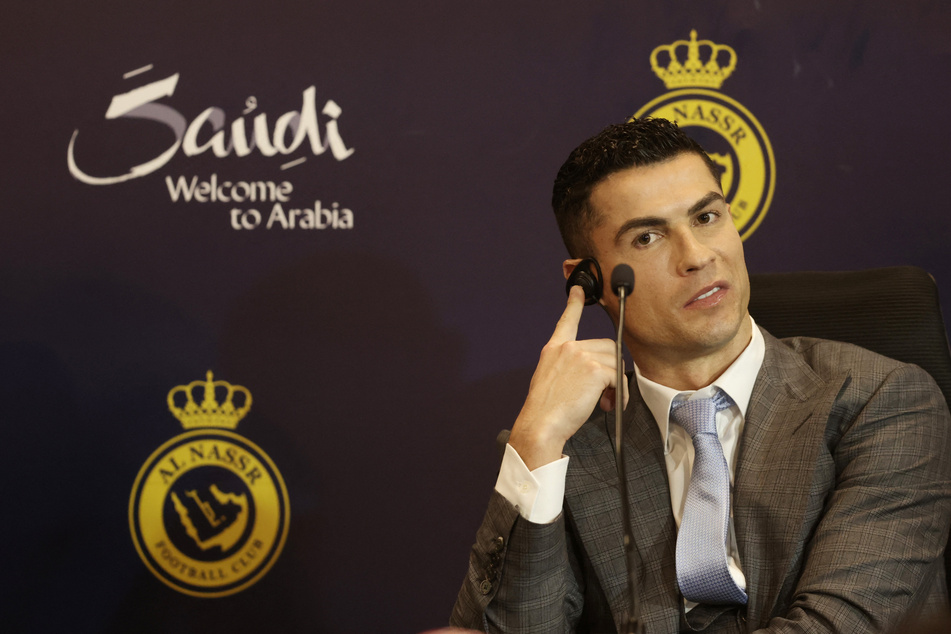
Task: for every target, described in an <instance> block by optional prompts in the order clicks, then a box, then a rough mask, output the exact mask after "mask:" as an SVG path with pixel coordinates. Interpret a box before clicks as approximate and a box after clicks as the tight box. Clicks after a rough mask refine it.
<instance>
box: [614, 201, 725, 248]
mask: <svg viewBox="0 0 951 634" xmlns="http://www.w3.org/2000/svg"><path fill="white" fill-rule="evenodd" d="M717 200H721V201H722V200H724V198H723V194H721V193H720V192H710V193H708V194H707V195H706V196H704V197H703V198H701V199H700V200H698V201H697V202H695V203H694V204H692V205H691V206H690V208H689V209H688V210H687V217H690V216H693V215H696V214H697V213H699V212H701V211H702V210H703V209H704V208H705V207H706V206H707V205H709V204H710V203H712V202H714V201H717ZM666 225H667V219H666V218H661V217H659V216H642V217H640V218H632V219H631V220H628V221H627V222H625V223H624V224H623V225H621V227H620V228H619V229H618V230H617V233H616V234H614V242H615V243H619V242H620V241H621V238H622V237H624V234H626V233H628V232H630V231H634V230H636V229H648V228H651V227H663V226H666Z"/></svg>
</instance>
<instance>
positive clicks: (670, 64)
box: [634, 30, 776, 240]
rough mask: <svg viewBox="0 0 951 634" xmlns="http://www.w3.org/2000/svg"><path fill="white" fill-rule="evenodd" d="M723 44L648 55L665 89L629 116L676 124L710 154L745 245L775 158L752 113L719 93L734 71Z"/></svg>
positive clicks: (759, 217) (731, 54)
mask: <svg viewBox="0 0 951 634" xmlns="http://www.w3.org/2000/svg"><path fill="white" fill-rule="evenodd" d="M736 62H737V56H736V52H735V51H734V50H733V49H732V48H730V47H729V46H727V45H725V44H715V43H713V42H711V41H710V40H697V31H696V30H692V31H690V39H689V40H677V41H676V42H673V43H671V44H664V45H662V46H658V47H657V48H655V49H654V50H653V51H652V52H651V56H650V63H651V69H652V70H653V71H654V74H656V75H657V76H658V77H659V78H660V79H661V80H662V81H663V82H664V85H665V86H666V87H667V88H668V89H669V92H667V93H665V94H663V95H661V96H659V97H657V98H656V99H653V100H652V101H650V102H649V103H647V104H646V105H645V106H643V107H642V108H641V109H640V110H638V111H637V112H636V113H634V117H635V118H640V117H647V116H654V117H662V118H664V119H670V120H671V121H676V122H677V123H678V125H680V127H682V128H683V129H684V130H685V131H686V132H687V133H688V134H689V135H690V136H691V137H693V138H694V139H696V140H697V141H698V142H699V143H700V144H701V145H702V146H703V147H704V149H706V150H707V152H708V153H709V154H710V157H711V158H712V159H713V160H714V162H716V163H717V164H718V165H719V166H720V168H721V170H722V176H721V183H722V185H723V193H724V196H725V197H726V200H727V202H728V203H730V212H731V214H732V215H733V223H734V224H735V225H736V228H737V230H738V231H739V232H740V236H741V237H742V238H743V239H744V240H746V239H747V238H748V237H749V236H750V235H751V234H752V233H753V232H754V231H755V230H756V228H757V227H758V226H759V225H760V223H761V222H762V221H763V217H764V216H766V212H767V210H769V205H770V203H771V202H772V200H773V191H774V189H775V187H776V159H775V158H774V156H773V147H772V145H770V142H769V138H768V137H767V136H766V131H765V130H763V126H761V125H760V123H759V121H757V120H756V117H754V116H753V114H752V113H751V112H750V111H749V110H747V109H746V108H744V107H743V106H742V105H741V104H739V103H738V102H737V101H735V100H734V99H731V98H730V97H728V96H726V95H724V94H723V93H721V92H720V91H719V88H720V86H722V85H723V82H724V81H725V80H726V79H727V78H728V77H729V76H730V75H731V74H733V71H734V69H735V68H736Z"/></svg>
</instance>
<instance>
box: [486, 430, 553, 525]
mask: <svg viewBox="0 0 951 634" xmlns="http://www.w3.org/2000/svg"><path fill="white" fill-rule="evenodd" d="M567 473H568V456H565V455H562V457H561V458H560V459H558V460H555V461H554V462H549V463H548V464H546V465H542V466H541V467H538V468H537V469H535V470H534V471H529V470H528V467H527V466H525V463H524V462H523V461H522V457H521V456H519V455H518V452H517V451H515V449H514V448H513V447H512V445H508V444H507V445H505V455H504V456H502V467H501V468H500V469H499V478H498V480H497V481H496V483H495V490H496V491H498V492H499V494H501V495H502V497H504V498H505V499H506V500H508V501H509V503H510V504H512V505H514V506H515V508H516V509H517V510H518V513H519V515H521V516H522V517H523V518H525V519H527V520H528V521H529V522H534V523H535V524H551V523H552V522H554V521H555V520H556V519H558V516H559V515H561V508H562V506H563V504H564V501H565V476H566V475H567Z"/></svg>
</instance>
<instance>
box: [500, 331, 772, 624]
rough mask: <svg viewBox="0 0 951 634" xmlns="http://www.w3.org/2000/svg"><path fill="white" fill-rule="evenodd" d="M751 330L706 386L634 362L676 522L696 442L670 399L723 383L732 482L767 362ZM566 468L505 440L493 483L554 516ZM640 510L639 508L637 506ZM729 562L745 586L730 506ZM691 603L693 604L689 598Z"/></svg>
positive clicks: (723, 435) (721, 430)
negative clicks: (658, 378) (669, 382)
mask: <svg viewBox="0 0 951 634" xmlns="http://www.w3.org/2000/svg"><path fill="white" fill-rule="evenodd" d="M750 322H751V324H752V327H753V336H752V338H751V339H750V343H749V345H748V346H747V347H746V349H744V350H743V352H742V353H741V354H740V356H739V357H737V359H736V361H734V362H733V363H732V364H731V365H730V367H728V368H727V369H726V370H725V371H724V372H723V373H722V374H721V375H720V376H719V377H717V379H716V380H715V381H714V382H713V383H711V384H710V385H708V386H707V387H704V388H703V389H700V390H696V391H688V392H678V391H677V390H675V389H672V388H669V387H666V386H664V385H660V384H659V383H655V382H653V381H651V380H650V379H646V378H644V377H643V376H641V373H640V370H639V369H638V368H637V366H636V365H635V366H634V376H635V378H636V380H637V385H638V388H639V389H640V393H641V397H642V398H643V399H644V403H645V404H646V405H647V408H648V409H649V410H650V411H651V414H653V416H654V420H655V421H656V422H657V426H658V428H659V429H660V435H661V438H662V439H663V442H664V459H665V461H666V465H667V480H668V482H669V483H670V504H671V509H672V511H673V514H674V520H675V521H676V523H677V528H678V530H679V528H680V520H681V518H682V517H683V510H684V501H685V499H686V497H687V486H688V485H689V484H690V474H691V471H692V467H693V456H694V448H693V441H691V439H690V435H689V434H688V433H687V432H686V431H685V430H684V428H683V427H681V426H680V425H678V424H677V423H675V422H673V421H671V420H670V404H671V403H672V402H673V401H674V400H675V399H690V398H709V397H711V396H713V394H714V390H715V389H716V388H719V389H721V390H723V391H724V392H726V393H727V394H728V395H729V396H730V398H731V399H732V400H733V402H734V405H733V406H731V407H728V408H727V409H725V410H722V411H720V412H718V413H717V436H718V437H719V439H720V445H721V446H722V447H723V455H724V457H725V458H726V462H727V466H728V467H729V469H730V484H731V486H732V484H733V477H734V472H735V470H736V456H737V449H738V447H739V440H740V437H741V436H742V434H743V424H744V422H745V420H746V410H747V407H748V406H749V402H750V394H751V393H752V392H753V383H754V382H755V381H756V375H757V374H759V370H760V368H761V367H762V365H763V357H764V356H765V354H766V344H765V342H764V340H763V335H762V334H761V333H760V331H759V328H757V327H756V324H755V323H754V322H753V320H752V318H750ZM567 472H568V456H562V458H561V459H560V460H556V461H554V462H551V463H548V464H546V465H543V466H541V467H539V468H537V469H535V470H534V471H529V470H528V467H526V466H525V463H524V462H523V461H522V459H521V457H520V456H519V455H518V452H517V451H515V449H513V448H512V446H511V445H507V446H506V448H505V455H504V456H503V458H502V467H501V469H500V470H499V477H498V480H497V481H496V484H495V489H496V490H497V491H498V492H499V493H500V494H501V495H502V496H503V497H504V498H505V499H507V500H508V501H509V502H510V503H512V504H513V505H515V507H516V508H518V511H519V514H520V515H521V516H522V517H523V518H525V519H527V520H529V521H530V522H535V523H538V524H547V523H551V522H553V521H555V519H557V518H558V515H559V514H560V513H561V510H562V505H563V503H564V497H565V476H566V474H567ZM634 512H636V509H635V510H634ZM727 540H728V544H727V552H728V553H729V555H730V556H729V561H728V567H729V570H730V575H731V576H732V577H733V579H734V581H736V583H737V585H738V586H740V587H741V588H743V589H744V590H745V589H746V578H745V577H744V576H743V572H742V569H741V567H740V561H739V554H738V552H737V548H736V537H735V535H734V532H733V517H732V509H731V511H730V525H729V533H728V536H727ZM686 604H687V609H690V608H692V607H693V606H694V605H695V604H692V603H691V602H689V601H687V602H686Z"/></svg>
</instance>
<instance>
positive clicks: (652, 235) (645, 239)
mask: <svg viewBox="0 0 951 634" xmlns="http://www.w3.org/2000/svg"><path fill="white" fill-rule="evenodd" d="M659 239H660V234H658V233H657V232H655V231H645V232H644V233H642V234H640V235H638V236H637V237H636V238H634V246H638V247H646V246H650V245H651V244H653V243H654V242H657V240H659Z"/></svg>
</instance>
